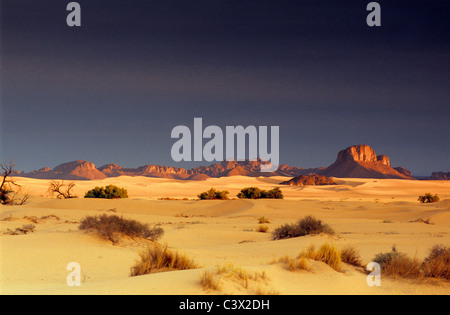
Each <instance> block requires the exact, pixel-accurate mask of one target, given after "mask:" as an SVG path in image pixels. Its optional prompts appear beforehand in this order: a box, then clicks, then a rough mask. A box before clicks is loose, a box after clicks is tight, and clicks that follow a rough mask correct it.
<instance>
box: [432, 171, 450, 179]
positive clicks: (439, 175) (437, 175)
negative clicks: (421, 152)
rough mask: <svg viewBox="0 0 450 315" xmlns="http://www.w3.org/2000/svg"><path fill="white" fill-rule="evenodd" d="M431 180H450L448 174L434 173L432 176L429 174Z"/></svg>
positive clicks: (449, 173)
mask: <svg viewBox="0 0 450 315" xmlns="http://www.w3.org/2000/svg"><path fill="white" fill-rule="evenodd" d="M431 179H434V180H450V172H447V173H446V172H434V173H433V174H431Z"/></svg>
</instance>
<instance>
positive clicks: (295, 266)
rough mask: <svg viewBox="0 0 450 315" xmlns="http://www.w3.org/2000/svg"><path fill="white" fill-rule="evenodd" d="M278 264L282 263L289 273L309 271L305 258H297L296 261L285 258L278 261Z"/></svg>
mask: <svg viewBox="0 0 450 315" xmlns="http://www.w3.org/2000/svg"><path fill="white" fill-rule="evenodd" d="M278 262H279V263H284V264H285V265H286V268H287V269H288V270H289V271H300V270H306V271H308V270H310V267H309V265H308V262H307V259H306V258H305V257H299V258H297V259H293V258H290V257H289V256H285V257H283V258H281V259H280V260H278Z"/></svg>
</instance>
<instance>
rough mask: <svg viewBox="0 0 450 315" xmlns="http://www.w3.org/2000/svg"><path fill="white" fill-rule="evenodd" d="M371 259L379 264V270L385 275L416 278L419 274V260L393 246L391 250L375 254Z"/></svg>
mask: <svg viewBox="0 0 450 315" xmlns="http://www.w3.org/2000/svg"><path fill="white" fill-rule="evenodd" d="M373 261H374V262H376V263H378V264H379V265H380V268H381V271H382V272H383V274H384V275H386V276H392V277H395V278H397V277H400V278H418V277H420V276H421V268H420V267H421V264H420V263H419V261H418V260H417V259H416V258H410V257H408V255H406V254H404V253H401V252H398V251H397V249H396V248H395V246H394V247H393V248H392V251H391V252H388V253H380V254H378V255H376V256H375V258H374V260H373Z"/></svg>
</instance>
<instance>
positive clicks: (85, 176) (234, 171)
mask: <svg viewBox="0 0 450 315" xmlns="http://www.w3.org/2000/svg"><path fill="white" fill-rule="evenodd" d="M262 164H263V162H261V161H260V160H258V161H242V162H236V161H224V162H222V163H216V164H212V165H210V166H200V167H196V168H193V169H191V170H186V169H184V168H178V167H170V166H160V165H144V166H141V167H138V168H124V167H122V166H119V165H117V164H107V165H104V166H101V167H99V168H96V167H95V165H94V164H93V163H91V162H88V161H82V160H79V161H74V162H69V163H64V164H61V165H58V166H56V167H55V168H54V169H53V170H52V169H50V168H49V167H45V168H42V169H40V170H38V171H33V172H30V173H22V172H18V174H17V176H21V177H30V178H38V179H62V180H94V179H104V178H108V177H118V176H147V177H159V178H171V179H181V180H196V181H199V180H206V179H208V178H210V177H225V176H251V177H259V176H264V177H269V176H298V175H303V174H310V173H314V172H318V171H322V170H324V169H325V168H312V169H302V168H300V167H293V166H288V165H281V166H280V167H279V169H278V170H277V171H276V172H272V173H262V172H261V165H262Z"/></svg>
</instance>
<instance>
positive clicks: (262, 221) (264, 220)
mask: <svg viewBox="0 0 450 315" xmlns="http://www.w3.org/2000/svg"><path fill="white" fill-rule="evenodd" d="M258 223H259V224H264V223H270V220H269V219H268V218H266V217H264V216H262V217H260V218H259V219H258Z"/></svg>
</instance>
